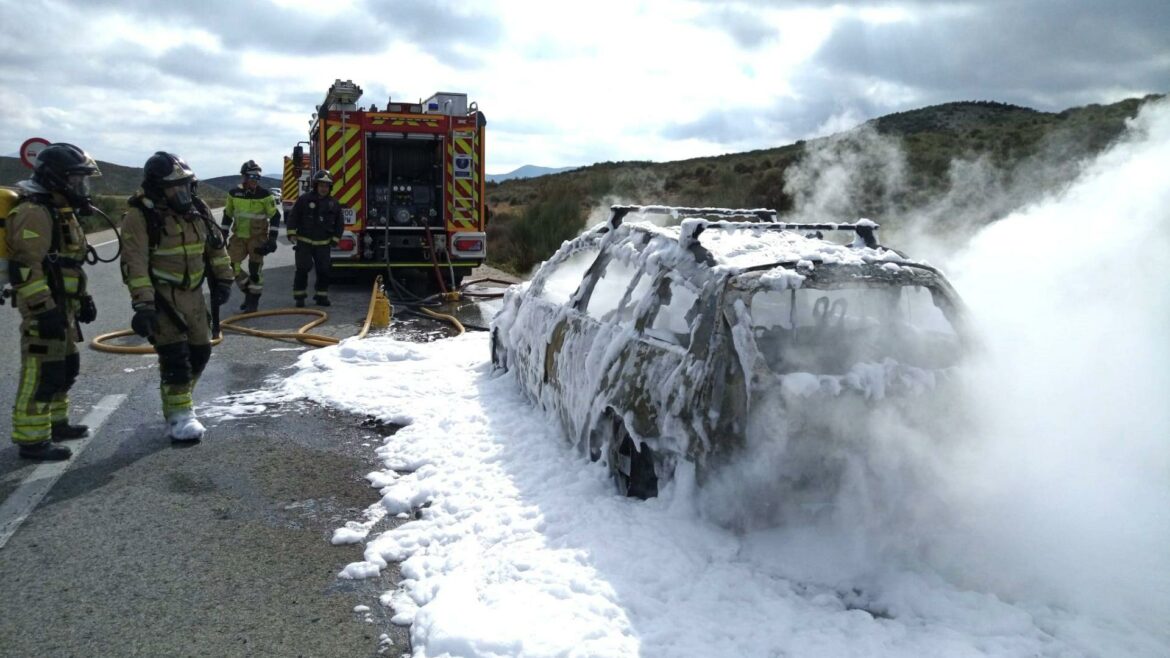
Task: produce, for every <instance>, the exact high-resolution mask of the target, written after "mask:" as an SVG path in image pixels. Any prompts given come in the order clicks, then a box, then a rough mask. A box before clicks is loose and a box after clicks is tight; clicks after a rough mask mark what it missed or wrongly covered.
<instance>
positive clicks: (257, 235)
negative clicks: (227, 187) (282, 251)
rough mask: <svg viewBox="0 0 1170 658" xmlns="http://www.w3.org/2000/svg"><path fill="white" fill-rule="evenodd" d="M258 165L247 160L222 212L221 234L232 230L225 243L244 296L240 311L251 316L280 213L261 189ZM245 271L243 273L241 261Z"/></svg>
mask: <svg viewBox="0 0 1170 658" xmlns="http://www.w3.org/2000/svg"><path fill="white" fill-rule="evenodd" d="M260 173H261V170H260V165H258V164H256V162H255V161H254V160H248V161H247V162H245V163H244V164H243V165H241V166H240V176H241V177H242V179H243V180H242V181H241V183H240V185H239V187H236V188H234V189H232V190H231V192H229V193H228V198H227V204H226V205H225V206H224V209H223V228H224V231H228V230H231V229H232V226H233V225H234V226H235V228H234V230H232V237H231V239H230V240H229V241H228V257H229V258H231V261H232V271H233V272H235V273H236V275H235V277H236V284H237V285H239V287H240V290H242V291H243V292H244V294H245V296H244V303H243V304H241V305H240V310H241V311H244V312H246V313H253V312H255V311H256V308H257V307H258V305H259V304H260V294H261V293H262V292H263V291H264V274H263V270H264V257H265V256H266V255H268V254H270V253H272V252H274V251H276V236H277V234H278V233H279V229H280V211H278V210H277V209H276V200H275V199H274V198H273V197H272V193H271V192H269V191H268V190H267V189H265V188H264V187H261V186H260ZM245 258H246V259H247V260H248V271H247V272H246V273H245V272H244V269H243V267H244V259H245Z"/></svg>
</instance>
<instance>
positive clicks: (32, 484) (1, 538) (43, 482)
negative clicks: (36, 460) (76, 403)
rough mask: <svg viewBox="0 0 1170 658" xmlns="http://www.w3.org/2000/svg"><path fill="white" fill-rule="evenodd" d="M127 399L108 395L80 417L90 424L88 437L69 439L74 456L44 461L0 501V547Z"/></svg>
mask: <svg viewBox="0 0 1170 658" xmlns="http://www.w3.org/2000/svg"><path fill="white" fill-rule="evenodd" d="M125 399H126V395H125V394H124V393H119V394H117V395H107V396H105V397H104V398H102V399H101V402H98V403H97V405H95V406H94V408H93V409H91V410H90V412H89V413H88V414H86V416H85V418H83V419H82V420H81V424H82V425H89V436H87V437H85V438H84V439H78V440H76V441H70V442H69V443H68V444H67V445H68V446H69V448H70V449H72V450H73V456H72V457H71V458H69V459H66V460H65V461H59V462H44V463H41V464H39V465H38V466H37V467H36V469H35V470H33V472H32V473H30V474H29V476H28V477H27V478H25V479H24V481H23V482H21V483H20V486H19V487H17V488H16V491H13V492H12V495H10V496H8V498H7V499H6V500H5V501H4V503H3V504H0V548H4V545H5V544H7V543H8V540H9V539H10V538H11V537H12V535H14V534H15V533H16V530H17V528H19V527H20V524H22V523H24V520H25V519H27V518H28V515H29V514H31V513H32V511H33V509H34V508H36V506H37V503H39V502H41V499H42V498H44V497H45V494H47V493H49V490H50V489H52V488H53V485H54V484H56V482H57V479H58V478H60V477H61V475H63V474H64V473H65V471H67V470H69V466H71V465H72V464H73V463H74V462H76V461H78V458H79V457H80V456H81V451H82V450H85V446H87V445H89V442H90V441H92V440H93V438H94V437H95V436H97V432H98V429H100V428H101V426H102V423H104V422H106V419H107V418H109V417H110V414H112V413H114V411H115V410H117V408H118V406H119V405H121V404H122V402H123V401H124V400H125Z"/></svg>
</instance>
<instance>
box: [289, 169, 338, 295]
mask: <svg viewBox="0 0 1170 658" xmlns="http://www.w3.org/2000/svg"><path fill="white" fill-rule="evenodd" d="M332 189H333V177H332V176H330V175H329V172H328V171H326V170H324V169H322V170H320V171H318V172H317V173H316V174H313V189H312V190H310V191H309V193H308V194H305V195H304V196H302V197H301V198H299V199H297V202H296V204H295V205H294V206H293V208H292V210H291V211H290V212H289V215H288V240H289V242H291V243H293V251H294V252H296V265H297V270H296V274H295V275H294V276H293V299H294V300H295V302H296V306H297V308H302V307H304V305H305V297H307V296H308V290H307V289H308V286H309V270H312V269H316V270H317V281H316V283H315V284H314V286H313V300H314V301H316V302H317V305H318V306H329V305H330V304H329V270H330V267H331V265H330V261H329V251H330V250H331V249H332V248H333V247H334V246H336V245H337V243H338V241H340V240H341V231H342V229H343V228H344V225H343V224H342V218H341V204H340V203H338V202H337V199H334V198H333V197H331V196H329V192H330V190H332Z"/></svg>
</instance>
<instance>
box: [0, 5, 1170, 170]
mask: <svg viewBox="0 0 1170 658" xmlns="http://www.w3.org/2000/svg"><path fill="white" fill-rule="evenodd" d="M228 8H230V10H228ZM1008 11H1013V10H1012V8H1011V7H1010V6H1009V5H1006V4H1003V3H997V2H974V3H956V4H946V5H942V6H936V5H934V4H925V3H918V2H912V1H908V2H902V3H895V4H885V3H881V4H879V3H874V4H872V5H862V6H860V7H857V6H853V5H848V6H846V5H840V4H833V3H820V2H816V1H814V0H807V1H805V2H801V3H773V2H737V3H714V2H703V1H700V0H689V1H682V2H679V1H667V0H643V1H641V2H632V3H631V2H622V1H618V0H602V1H601V2H595V3H588V4H584V3H573V4H567V5H561V4H559V3H558V4H556V5H553V4H550V3H546V2H538V1H536V0H517V1H515V2H500V3H496V4H494V5H492V6H475V7H471V6H469V5H464V4H456V3H452V2H417V1H414V0H395V1H394V2H388V1H384V0H349V1H347V2H337V3H328V4H327V5H318V4H313V5H312V6H309V5H307V4H306V3H304V2H296V1H292V0H266V1H265V0H256V1H253V2H246V3H239V4H233V3H230V2H226V1H224V2H220V1H219V0H215V1H211V0H209V1H208V2H207V3H206V4H204V5H201V6H199V7H196V6H194V5H183V4H168V5H157V4H155V3H144V2H138V1H136V0H93V1H92V2H89V3H84V4H82V3H67V2H55V1H52V0H32V1H31V2H17V1H16V0H0V20H2V22H3V23H4V24H7V25H30V26H31V25H42V26H45V27H44V28H43V29H42V32H44V31H45V30H47V31H48V32H45V34H44V36H43V37H41V38H40V41H39V42H42V43H43V42H49V43H52V44H53V47H52V48H37V49H35V50H31V49H30V48H29V47H28V46H27V45H26V44H27V43H28V39H22V40H13V41H10V42H8V43H5V44H0V89H3V90H4V92H5V94H4V95H5V96H6V97H7V98H5V99H4V100H0V119H2V121H0V150H4V151H11V150H14V149H15V148H16V145H18V144H19V143H20V142H21V141H23V140H24V139H25V138H27V137H28V136H29V134H28V133H30V132H31V131H34V130H40V131H41V132H42V133H43V134H44V136H45V137H47V138H50V139H70V140H73V141H75V142H77V143H79V144H82V145H84V146H85V147H86V148H87V149H89V150H91V151H92V152H93V153H94V154H95V155H96V156H97V157H99V158H101V159H104V160H112V161H115V162H119V163H121V164H138V163H140V162H141V161H143V160H145V158H146V157H147V156H149V155H150V153H152V152H153V151H154V150H156V149H157V148H163V147H164V145H166V146H167V147H169V148H174V149H176V150H178V151H179V152H180V153H182V154H183V155H184V156H185V157H187V158H188V160H189V161H191V162H192V164H193V165H194V164H195V163H200V165H201V169H200V173H201V175H204V176H208V177H210V176H215V175H221V174H224V173H231V172H234V171H235V170H236V168H237V167H238V163H239V162H240V161H242V160H244V159H248V158H255V159H257V160H259V161H261V162H262V163H267V164H266V167H267V168H268V169H269V170H273V169H275V168H276V167H278V166H279V162H280V158H281V156H282V155H284V154H285V153H286V152H287V151H288V150H289V149H291V147H292V145H293V144H294V143H296V142H297V141H299V140H302V139H304V138H305V135H306V132H307V122H308V120H309V117H310V116H311V114H312V112H313V111H314V105H315V104H316V103H319V102H320V100H321V99H322V98H323V97H324V95H325V92H326V90H327V88H328V86H329V84H330V83H331V82H332V81H333V80H334V79H335V78H342V79H352V80H353V81H354V82H356V83H358V84H359V85H361V86H362V87H363V88H364V89H365V91H366V96H365V98H363V103H366V104H368V103H377V104H379V105H381V104H384V103H385V102H386V97H387V96H390V95H393V96H394V97H395V98H401V99H410V100H415V99H418V98H422V97H426V96H428V95H429V94H431V93H433V92H435V91H439V90H444V91H463V92H466V93H468V95H469V97H470V99H471V100H474V101H477V102H478V103H479V107H480V108H481V109H482V110H483V111H484V113H485V114H486V116H487V117H488V121H489V123H488V125H489V128H488V131H489V132H488V134H489V136H488V146H487V148H488V168H489V171H493V172H495V171H507V170H510V169H512V168H515V167H517V166H520V165H522V164H541V165H547V166H568V165H581V164H590V163H592V162H595V161H604V160H633V159H636V160H656V161H666V160H673V159H678V158H687V157H695V156H701V155H710V154H717V153H726V152H734V151H740V150H748V149H754V148H766V147H770V146H778V145H782V144H786V143H789V142H791V141H794V140H795V139H800V138H804V137H810V136H813V135H816V134H819V133H820V132H823V131H824V130H828V129H836V128H838V127H847V126H846V125H845V124H844V123H843V122H844V121H847V120H848V121H851V120H854V119H857V120H862V119H867V118H872V117H873V116H876V115H878V114H884V113H887V112H893V111H901V110H906V109H911V108H913V107H916V106H921V105H925V104H930V103H935V102H944V101H949V100H965V99H967V98H989V99H995V100H1003V101H1007V102H1016V103H1021V104H1032V106H1033V107H1038V108H1039V109H1045V110H1059V109H1064V107H1066V106H1067V105H1068V104H1074V103H1073V102H1071V101H1075V103H1087V102H1111V101H1115V100H1119V99H1120V98H1124V97H1128V96H1133V95H1141V94H1144V93H1150V92H1156V91H1166V90H1165V89H1157V88H1155V87H1152V86H1151V85H1152V84H1155V83H1153V82H1151V81H1161V82H1162V83H1164V81H1165V80H1166V79H1167V78H1168V77H1170V76H1168V73H1170V48H1167V46H1166V45H1165V44H1164V43H1162V44H1158V43H1156V40H1155V41H1153V42H1151V41H1150V39H1149V37H1150V35H1151V34H1153V33H1155V32H1158V31H1159V29H1160V30H1161V32H1162V33H1165V31H1166V29H1167V15H1168V12H1167V11H1165V10H1163V9H1159V8H1157V7H1151V8H1145V6H1144V5H1142V4H1141V3H1122V8H1121V9H1120V10H1118V11H1117V12H1116V14H1117V15H1118V16H1120V18H1119V21H1120V22H1119V25H1122V26H1123V27H1125V28H1126V29H1125V30H1121V31H1119V34H1118V35H1117V36H1111V35H1112V33H1111V31H1110V29H1109V25H1107V24H1104V23H1101V24H1100V25H1099V27H1098V28H1095V31H1094V30H1079V31H1074V32H1071V33H1068V34H1053V35H1049V36H1047V37H1045V38H1047V39H1050V40H1051V41H1052V42H1053V46H1052V47H1053V48H1055V50H1054V52H1066V53H1072V54H1074V55H1077V56H1078V57H1080V58H1081V59H1078V60H1077V62H1080V63H1081V64H1077V66H1079V67H1080V68H1075V69H1073V68H1069V67H1063V66H1062V63H1061V62H1060V61H1059V58H1048V59H1050V60H1053V61H1046V60H1045V58H1038V57H1034V56H1031V57H1028V56H1024V55H1028V54H1030V53H1035V52H1037V51H1042V50H1043V49H1044V48H1045V47H1046V45H1045V43H1043V38H1041V37H1040V36H1038V35H1036V34H1035V33H1034V31H1030V28H1019V29H1016V30H1014V31H1011V32H1010V34H1007V33H1005V34H1007V35H1006V36H1004V35H1003V34H1000V35H999V36H996V34H999V32H997V33H996V34H992V33H990V32H987V31H986V30H987V29H988V26H993V25H996V24H998V23H997V21H1002V20H1003V19H1004V18H1005V17H1004V15H1003V13H1004V12H1008ZM1078 11H1083V12H1087V13H1088V14H1090V15H1093V16H1095V17H1100V16H1101V14H1100V12H1099V10H1096V9H1093V8H1092V6H1091V5H1090V4H1087V3H1084V2H1080V0H1078V1H1077V2H1075V3H1073V5H1072V6H1071V7H1070V8H1068V9H1064V10H1060V11H1058V8H1049V9H1044V8H1032V9H1031V10H1030V11H1029V12H1028V13H1027V16H1026V18H1027V19H1028V21H1030V22H1029V23H1028V25H1031V26H1038V25H1044V24H1045V23H1044V21H1043V20H1042V19H1043V18H1044V17H1045V16H1046V14H1045V12H1049V13H1050V14H1051V15H1052V17H1053V20H1057V19H1059V21H1063V23H1061V22H1057V23H1055V24H1068V23H1069V22H1070V21H1075V16H1073V17H1070V16H1068V15H1067V14H1070V13H1075V12H1078ZM1143 18H1145V20H1144V21H1143V20H1142V19H1143ZM959 25H968V26H972V30H973V32H972V34H970V35H964V34H962V33H961V32H956V27H957V26H959ZM981 30H982V31H981ZM1000 32H1002V30H1001V31H1000ZM64 35H68V38H64ZM1023 36H1028V37H1030V42H1029V43H1020V42H1019V41H1021V40H1022V39H1021V37H1023ZM58 37H60V38H58ZM992 37H994V38H992ZM1013 39H1014V41H1013ZM1060 39H1064V40H1068V39H1074V40H1075V39H1079V40H1081V41H1082V42H1083V43H1080V44H1079V45H1078V44H1077V43H1074V44H1057V43H1056V42H1057V41H1058V40H1060ZM1124 39H1129V40H1131V41H1132V40H1135V39H1136V40H1137V41H1138V42H1140V43H1143V44H1146V45H1145V46H1143V47H1142V48H1140V49H1134V48H1133V47H1130V46H1127V45H1126V44H1124V43H1121V41H1122V40H1124ZM1037 41H1039V42H1037ZM981 43H983V44H984V45H983V46H982V49H981V47H980V46H979V44H981ZM987 44H991V46H994V48H995V49H996V52H994V53H990V54H987V55H986V56H988V57H993V58H994V59H995V60H996V61H1000V62H1011V63H1012V64H1013V69H1012V70H1011V71H1006V70H999V69H998V68H996V67H994V66H990V65H984V64H986V62H983V60H982V59H980V57H982V55H980V53H984V52H985V49H986V48H988V47H991V46H989V45H987ZM1094 49H1096V50H1094ZM1097 50H1100V51H1101V52H1102V53H1103V55H1102V60H1101V61H1102V63H1103V65H1101V66H1096V67H1093V66H1089V67H1085V66H1083V61H1084V60H1083V58H1084V57H1085V53H1087V52H1096V51H1097ZM1013 53H1014V54H1013ZM1138 53H1140V54H1138ZM1105 63H1107V64H1105ZM1070 66H1071V65H1070ZM1017 69H1022V70H1017ZM1110 71H1112V72H1117V71H1126V72H1127V73H1126V75H1125V76H1122V77H1117V76H1116V75H1112V74H1109V72H1110ZM1050 73H1054V74H1060V75H1061V77H1059V83H1060V84H1055V83H1053V84H1043V85H1041V84H1037V85H1033V86H1032V87H1028V84H1029V83H1028V82H1027V81H1028V80H1043V79H1045V76H1047V75H1049V74H1050ZM21 99H24V100H21ZM29 103H32V104H33V107H32V111H31V112H30V107H29ZM3 144H8V145H9V146H8V147H3Z"/></svg>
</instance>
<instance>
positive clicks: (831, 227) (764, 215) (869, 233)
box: [609, 206, 881, 249]
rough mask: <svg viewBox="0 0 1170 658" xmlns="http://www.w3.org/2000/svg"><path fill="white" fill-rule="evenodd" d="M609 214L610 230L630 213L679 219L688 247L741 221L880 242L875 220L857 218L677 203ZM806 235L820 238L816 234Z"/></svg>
mask: <svg viewBox="0 0 1170 658" xmlns="http://www.w3.org/2000/svg"><path fill="white" fill-rule="evenodd" d="M610 210H611V211H612V212H613V214H612V215H611V216H610V219H609V227H610V229H611V230H612V229H616V228H617V227H619V226H621V225H622V221H623V220H624V219H625V216H626V215H628V214H630V213H631V212H633V213H645V214H652V215H670V216H672V217H680V218H683V222H682V224H681V234H680V235H679V243H680V244H682V246H684V247H689V246H690V245H692V244H695V243H696V242H698V240H699V235H701V234H702V233H703V231H705V230H707V229H710V228H715V229H740V228H743V227H744V224H745V223H750V224H752V228H760V229H765V230H770V231H818V232H819V231H852V232H854V233H855V234H857V237H859V238H861V241H862V243H863V244H864V245H865V246H866V247H869V248H871V249H876V248H878V247H880V246H881V245H880V244H879V243H878V241H877V230H878V229H879V228H881V227H880V226H879V225H878V224H877V223H876V222H873V221H871V220H868V219H859V220H857V221H856V222H853V223H851V224H850V223H838V222H820V223H789V222H778V221H776V216H777V212H776V211H775V210H772V209H770V208H751V209H749V208H685V207H681V206H610ZM704 217H720V218H725V219H730V218H735V217H742V218H744V219H748V220H749V221H747V222H743V221H708V220H705V219H701V218H704ZM810 237H816V238H820V237H822V236H820V235H814V236H810Z"/></svg>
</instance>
